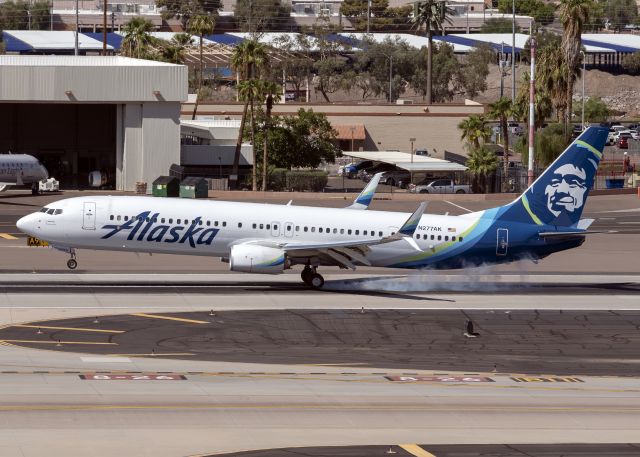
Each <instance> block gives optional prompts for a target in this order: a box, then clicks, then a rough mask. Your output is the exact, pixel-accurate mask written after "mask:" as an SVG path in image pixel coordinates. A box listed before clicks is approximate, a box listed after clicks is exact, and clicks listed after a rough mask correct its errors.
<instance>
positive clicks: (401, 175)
mask: <svg viewBox="0 0 640 457" xmlns="http://www.w3.org/2000/svg"><path fill="white" fill-rule="evenodd" d="M409 181H411V173H409V172H408V171H407V170H402V169H397V170H390V171H385V172H384V174H383V175H382V178H381V179H380V182H382V183H384V184H386V185H387V186H398V187H400V188H404V187H406V186H407V184H408V183H409Z"/></svg>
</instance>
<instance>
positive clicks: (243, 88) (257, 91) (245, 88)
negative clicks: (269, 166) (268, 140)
mask: <svg viewBox="0 0 640 457" xmlns="http://www.w3.org/2000/svg"><path fill="white" fill-rule="evenodd" d="M263 84H264V81H262V80H260V79H256V78H251V79H247V80H245V81H241V82H240V84H239V85H238V94H239V95H240V100H243V101H244V102H245V103H249V107H250V119H251V144H252V145H253V147H252V149H253V167H252V170H251V173H252V177H253V182H252V185H251V190H254V191H255V190H258V180H257V179H258V176H257V168H256V167H257V165H258V161H257V160H256V159H257V154H256V148H255V145H256V141H255V139H256V118H255V110H254V105H255V102H260V103H261V102H262V98H263V93H264V92H263V87H262V86H263Z"/></svg>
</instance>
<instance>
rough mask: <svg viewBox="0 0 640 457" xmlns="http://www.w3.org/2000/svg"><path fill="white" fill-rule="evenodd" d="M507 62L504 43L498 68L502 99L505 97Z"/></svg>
mask: <svg viewBox="0 0 640 457" xmlns="http://www.w3.org/2000/svg"><path fill="white" fill-rule="evenodd" d="M505 63H506V60H505V59H504V41H503V42H502V46H501V48H500V62H498V68H499V69H500V98H502V97H503V96H504V66H505Z"/></svg>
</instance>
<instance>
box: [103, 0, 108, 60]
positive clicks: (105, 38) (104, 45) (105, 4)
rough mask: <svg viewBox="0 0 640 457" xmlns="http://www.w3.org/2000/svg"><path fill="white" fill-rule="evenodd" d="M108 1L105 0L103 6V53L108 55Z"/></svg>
mask: <svg viewBox="0 0 640 457" xmlns="http://www.w3.org/2000/svg"><path fill="white" fill-rule="evenodd" d="M107 1H108V0H104V4H103V7H102V55H103V56H106V55H107Z"/></svg>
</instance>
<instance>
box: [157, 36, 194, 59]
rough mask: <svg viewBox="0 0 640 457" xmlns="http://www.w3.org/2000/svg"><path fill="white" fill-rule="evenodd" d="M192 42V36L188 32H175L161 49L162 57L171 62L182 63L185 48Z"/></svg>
mask: <svg viewBox="0 0 640 457" xmlns="http://www.w3.org/2000/svg"><path fill="white" fill-rule="evenodd" d="M192 44H193V38H192V37H191V35H189V34H188V33H176V34H175V35H174V36H173V38H171V41H170V42H169V45H168V46H166V47H165V48H164V50H163V55H164V58H165V59H166V60H167V61H168V62H171V63H175V64H184V62H185V53H186V51H187V48H189V47H190V46H191V45H192Z"/></svg>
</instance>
